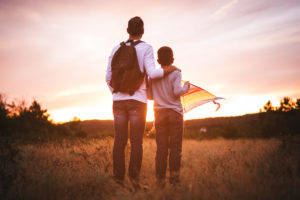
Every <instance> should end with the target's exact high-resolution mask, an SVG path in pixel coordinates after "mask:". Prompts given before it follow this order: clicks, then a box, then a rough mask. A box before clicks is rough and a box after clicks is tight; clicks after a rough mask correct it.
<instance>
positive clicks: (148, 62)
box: [144, 46, 164, 79]
mask: <svg viewBox="0 0 300 200" xmlns="http://www.w3.org/2000/svg"><path fill="white" fill-rule="evenodd" d="M144 66H145V69H146V72H147V75H148V76H149V77H150V78H151V79H156V78H161V77H163V76H164V70H163V69H162V68H156V67H155V62H154V55H153V48H152V47H151V46H150V47H149V48H148V49H147V51H146V53H145V59H144Z"/></svg>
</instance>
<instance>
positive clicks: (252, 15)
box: [0, 0, 300, 122]
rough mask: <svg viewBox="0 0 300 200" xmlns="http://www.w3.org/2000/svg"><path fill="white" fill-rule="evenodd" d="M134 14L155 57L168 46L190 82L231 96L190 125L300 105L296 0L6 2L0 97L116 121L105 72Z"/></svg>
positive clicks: (1, 12) (59, 115)
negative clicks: (287, 103)
mask: <svg viewBox="0 0 300 200" xmlns="http://www.w3.org/2000/svg"><path fill="white" fill-rule="evenodd" d="M133 16H140V17H142V19H143V20H144V23H145V34H144V36H143V38H142V40H144V41H146V42H148V43H149V44H151V45H152V46H153V48H154V50H155V56H156V51H157V50H158V48H159V47H161V46H165V45H167V46H170V47H171V48H172V49H173V51H174V57H175V62H174V65H176V66H177V67H179V68H181V69H182V74H183V79H184V80H189V81H190V82H192V83H194V84H196V85H198V86H200V87H202V88H204V89H206V90H208V91H209V92H211V93H213V94H215V95H216V96H220V97H224V98H226V100H223V101H220V103H221V105H222V106H221V108H220V110H219V111H217V112H215V111H214V110H215V108H216V106H215V105H213V104H212V103H211V104H207V105H204V106H201V107H199V108H196V109H195V110H193V111H191V112H190V113H187V114H186V115H185V119H192V118H202V117H215V116H231V115H242V114H246V113H254V112H258V111H259V108H262V107H263V105H264V104H265V103H266V102H267V101H268V100H271V101H272V102H273V104H275V105H278V104H279V100H280V99H281V98H283V97H284V96H289V97H292V98H300V78H299V77H300V56H299V55H300V1H298V0H264V1H253V0H206V1H205V0H202V1H199V0H198V1H196V0H187V1H179V0H163V1H145V0H134V1H126V3H125V2H124V1H114V0H112V1H96V0H87V1H79V0H73V1H71V0H69V1H58V0H51V1H46V0H44V1H39V0H1V1H0V24H1V26H0V93H3V94H5V96H6V98H7V99H9V100H13V99H15V98H18V99H25V100H27V101H28V102H31V101H32V100H33V99H37V100H38V101H39V102H40V103H41V104H42V107H44V108H47V109H48V111H49V113H50V115H51V116H50V117H51V118H52V119H54V121H57V122H58V121H67V120H71V119H72V118H73V117H74V116H77V117H79V118H81V119H112V118H113V116H112V109H111V107H112V97H111V94H110V92H109V89H108V88H107V85H106V83H105V71H106V67H107V62H108V57H109V55H110V53H111V50H112V48H113V47H114V46H115V45H117V44H118V43H119V42H121V41H123V40H126V39H127V38H128V35H127V33H126V28H127V22H128V20H129V19H130V18H131V17H133ZM157 67H159V66H157ZM151 105H152V102H150V104H149V107H148V118H147V119H148V120H151V119H153V112H151V111H152V108H151Z"/></svg>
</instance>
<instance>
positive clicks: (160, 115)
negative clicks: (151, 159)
mask: <svg viewBox="0 0 300 200" xmlns="http://www.w3.org/2000/svg"><path fill="white" fill-rule="evenodd" d="M157 54H158V60H157V61H158V63H159V64H160V65H161V66H162V68H164V67H165V66H168V65H171V64H173V62H174V58H173V51H172V49H171V48H170V47H166V46H164V47H161V48H160V49H159V50H158V52H157ZM150 88H151V90H152V94H151V93H150V98H151V97H152V98H153V99H154V113H155V129H156V144H157V151H156V158H155V167H156V177H157V180H158V183H162V184H164V180H165V177H166V169H167V158H168V151H169V150H170V155H169V169H170V180H169V181H170V183H171V184H176V183H177V182H179V171H180V162H181V149H182V135H183V109H182V105H181V101H180V95H183V94H184V93H186V92H187V91H188V90H189V88H190V83H189V82H185V83H184V85H183V87H182V86H181V72H180V71H178V70H177V71H174V72H172V73H170V74H169V75H168V76H166V77H164V78H161V79H153V80H151V82H150Z"/></svg>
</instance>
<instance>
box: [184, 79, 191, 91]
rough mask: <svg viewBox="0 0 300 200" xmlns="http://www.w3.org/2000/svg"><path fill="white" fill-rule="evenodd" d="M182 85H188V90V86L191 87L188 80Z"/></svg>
mask: <svg viewBox="0 0 300 200" xmlns="http://www.w3.org/2000/svg"><path fill="white" fill-rule="evenodd" d="M184 85H186V86H187V87H188V90H189V89H190V87H191V84H190V82H189V81H185V82H184Z"/></svg>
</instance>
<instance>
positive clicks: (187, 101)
mask: <svg viewBox="0 0 300 200" xmlns="http://www.w3.org/2000/svg"><path fill="white" fill-rule="evenodd" d="M181 83H182V84H184V81H181ZM220 99H224V98H222V97H217V96H215V95H213V94H212V93H210V92H208V91H206V90H204V89H202V88H200V87H198V86H196V85H193V84H191V87H190V89H189V91H188V92H187V93H185V94H184V95H182V96H181V103H182V107H183V112H184V113H187V112H189V111H190V110H192V109H194V108H196V107H197V106H200V105H203V104H205V103H208V102H213V103H214V104H217V105H218V107H217V109H216V111H217V110H219V108H220V103H217V102H216V100H220Z"/></svg>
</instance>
